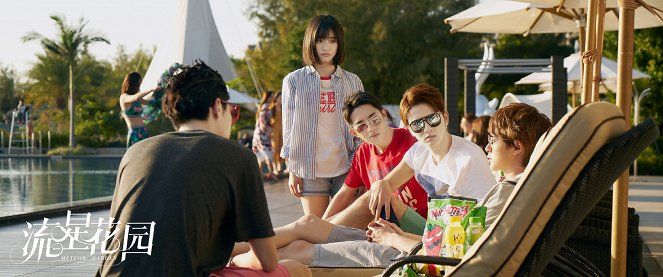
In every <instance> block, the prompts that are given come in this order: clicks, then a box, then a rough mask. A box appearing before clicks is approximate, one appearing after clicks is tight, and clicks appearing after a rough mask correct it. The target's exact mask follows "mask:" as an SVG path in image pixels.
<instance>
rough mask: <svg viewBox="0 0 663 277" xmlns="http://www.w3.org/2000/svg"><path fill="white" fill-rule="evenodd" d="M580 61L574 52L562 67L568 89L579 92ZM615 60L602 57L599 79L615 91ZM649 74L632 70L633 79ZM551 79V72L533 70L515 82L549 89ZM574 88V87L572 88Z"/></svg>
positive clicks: (578, 55) (578, 54) (577, 54)
mask: <svg viewBox="0 0 663 277" xmlns="http://www.w3.org/2000/svg"><path fill="white" fill-rule="evenodd" d="M581 64H582V61H581V59H580V53H574V54H571V55H570V56H568V57H566V58H564V67H565V68H566V72H567V80H568V81H569V86H568V88H569V91H573V92H577V93H579V92H580V90H578V89H577V87H578V86H579V85H580V67H581ZM617 73H618V71H617V62H615V61H613V60H611V59H608V58H605V57H603V58H602V60H601V79H603V80H604V85H605V86H606V87H607V88H608V89H610V90H612V91H617V88H616V86H617ZM650 77H651V76H649V75H647V74H646V73H643V72H641V71H638V70H635V69H634V70H633V79H643V78H650ZM551 81H552V73H551V72H535V73H532V74H530V75H527V76H525V77H523V78H522V79H520V80H518V81H517V82H516V84H519V85H520V84H543V85H542V86H541V88H542V89H543V90H546V89H547V90H549V89H550V82H551ZM574 88H575V89H574Z"/></svg>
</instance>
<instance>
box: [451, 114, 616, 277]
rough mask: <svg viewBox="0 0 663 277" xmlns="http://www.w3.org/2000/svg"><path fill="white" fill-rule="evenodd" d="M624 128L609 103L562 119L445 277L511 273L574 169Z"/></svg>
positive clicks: (567, 185)
mask: <svg viewBox="0 0 663 277" xmlns="http://www.w3.org/2000/svg"><path fill="white" fill-rule="evenodd" d="M624 130H625V121H624V117H623V115H622V113H621V111H620V110H619V108H618V107H617V106H615V105H613V104H610V103H605V102H597V103H590V104H586V105H583V106H581V107H579V108H577V109H575V110H573V111H572V112H571V113H569V114H567V115H566V116H564V117H563V118H562V120H560V121H559V122H558V123H557V124H556V125H555V126H554V127H553V128H552V129H551V130H550V131H548V132H547V133H546V134H545V135H544V136H543V137H542V138H541V139H540V140H539V142H538V143H537V146H536V147H535V149H534V152H533V153H532V156H531V158H530V162H529V163H528V165H527V168H526V169H525V171H524V172H523V174H522V177H521V179H520V181H519V182H518V184H517V185H516V188H515V189H514V191H513V192H512V194H511V196H510V197H509V199H508V200H507V203H506V204H505V208H504V209H503V210H502V213H501V214H500V215H499V216H498V217H497V219H496V220H495V222H494V223H493V224H492V225H491V226H490V227H489V228H488V230H486V233H487V235H484V236H482V238H481V239H480V240H479V241H478V242H477V243H476V244H475V245H474V246H473V247H472V248H471V249H470V250H469V251H468V253H467V254H466V255H465V257H464V258H463V261H462V262H461V263H460V264H459V265H458V266H457V267H456V268H455V270H452V271H450V272H449V273H450V274H458V275H462V276H464V275H468V276H492V275H505V276H512V275H514V274H516V272H517V271H518V269H519V268H520V265H521V264H523V262H524V260H525V258H526V257H527V255H528V253H529V252H530V249H531V248H532V246H533V245H534V244H535V242H536V241H537V239H538V238H539V235H540V234H541V232H542V231H543V229H544V227H545V226H546V224H547V223H548V220H549V219H550V217H551V216H552V214H553V213H554V211H555V209H556V208H557V206H558V205H559V203H560V202H561V200H562V199H563V198H564V196H565V194H566V192H567V191H568V190H569V188H570V187H571V185H572V184H573V182H574V181H575V179H576V178H577V177H578V174H579V173H580V171H581V170H582V169H583V168H584V167H585V165H586V164H587V162H588V161H589V160H590V159H591V157H592V156H594V154H595V153H596V152H597V151H598V149H599V148H601V147H602V146H603V145H605V144H606V143H607V142H608V141H610V140H611V139H612V138H614V137H616V136H618V135H620V134H622V133H623V132H624ZM601 196H602V195H601ZM449 273H448V274H449Z"/></svg>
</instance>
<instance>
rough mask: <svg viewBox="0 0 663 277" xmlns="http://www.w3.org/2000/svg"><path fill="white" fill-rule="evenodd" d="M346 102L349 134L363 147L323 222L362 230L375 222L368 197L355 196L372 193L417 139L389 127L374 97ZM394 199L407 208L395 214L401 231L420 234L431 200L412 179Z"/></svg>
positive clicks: (354, 97)
mask: <svg viewBox="0 0 663 277" xmlns="http://www.w3.org/2000/svg"><path fill="white" fill-rule="evenodd" d="M345 102H346V104H345V105H344V106H343V116H344V117H345V120H346V122H347V123H348V125H349V126H350V133H351V134H352V135H354V136H356V137H359V138H361V139H362V140H363V141H364V143H363V144H361V145H360V146H359V148H358V149H357V152H356V153H355V156H354V158H353V160H352V167H351V168H350V172H348V177H347V178H346V179H345V182H344V185H343V187H341V189H340V190H339V192H338V193H337V194H336V195H335V196H334V198H333V199H332V201H331V203H330V204H329V207H328V208H327V211H326V212H325V215H324V216H323V219H327V220H329V221H330V222H331V223H334V224H338V225H344V226H351V227H355V228H361V229H363V228H366V225H367V224H368V222H370V220H371V218H372V216H371V214H370V213H369V210H368V200H369V198H368V195H363V196H362V197H359V199H357V197H356V196H358V195H362V194H363V193H364V191H367V190H370V188H371V187H370V186H371V183H373V182H375V181H377V180H381V179H382V178H384V176H386V175H387V174H389V172H391V170H393V169H394V167H396V165H398V163H400V162H401V160H402V159H403V155H405V153H406V152H407V151H408V149H410V147H411V146H412V145H413V144H415V143H416V142H417V139H416V138H414V137H413V136H412V135H411V134H410V133H409V132H408V131H407V129H402V128H396V129H394V128H391V127H389V125H388V122H387V120H386V111H385V110H384V109H383V108H382V106H381V105H380V103H379V100H378V99H377V97H375V96H374V95H372V94H370V93H367V92H358V93H355V94H353V95H351V96H349V97H348V99H346V101H345ZM392 196H393V198H394V199H398V200H399V201H400V202H402V203H404V204H405V205H401V206H399V207H398V208H397V211H396V214H397V217H398V218H399V219H401V220H400V223H402V226H401V227H402V228H403V229H405V230H407V231H410V232H419V231H421V230H422V228H420V226H421V225H422V224H424V223H425V220H424V218H426V215H427V213H428V201H427V198H428V196H427V194H426V191H424V190H423V189H422V188H421V186H420V185H419V183H417V180H416V179H415V178H414V177H412V178H410V179H409V180H407V181H406V182H405V183H403V184H402V185H401V186H399V187H398V188H397V189H396V191H395V192H394V193H393V194H392ZM355 199H357V201H355ZM406 207H409V208H410V209H406ZM417 214H418V215H417Z"/></svg>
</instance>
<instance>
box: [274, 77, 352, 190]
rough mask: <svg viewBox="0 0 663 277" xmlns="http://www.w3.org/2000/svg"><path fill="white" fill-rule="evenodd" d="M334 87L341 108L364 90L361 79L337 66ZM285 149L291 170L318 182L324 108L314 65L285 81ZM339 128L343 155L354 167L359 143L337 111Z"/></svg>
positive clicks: (283, 151)
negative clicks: (317, 158)
mask: <svg viewBox="0 0 663 277" xmlns="http://www.w3.org/2000/svg"><path fill="white" fill-rule="evenodd" d="M331 77H332V78H331V83H332V87H333V88H334V92H336V99H338V102H339V103H338V105H337V106H338V107H342V105H343V104H345V98H346V97H347V96H349V95H351V94H353V93H355V92H357V91H363V90H364V86H363V84H362V83H361V80H360V79H359V77H357V75H355V74H353V73H351V72H348V71H345V70H343V69H341V67H340V66H336V71H335V72H334V74H332V76H331ZM281 92H282V95H283V148H282V150H281V157H282V158H284V159H287V160H288V170H289V171H290V172H291V173H293V174H295V175H297V176H299V177H301V178H304V179H314V178H315V177H316V175H315V140H316V136H317V126H318V113H319V108H320V75H319V74H318V72H317V71H315V68H314V67H313V66H311V65H308V66H305V67H303V68H300V69H298V70H295V71H293V72H290V74H288V75H287V76H285V78H283V88H282V90H281ZM336 115H337V117H338V124H339V127H340V128H339V129H340V130H341V133H340V134H339V139H343V153H344V154H345V156H346V158H347V160H346V163H347V166H348V168H350V165H351V164H352V155H353V154H354V151H355V150H356V149H357V147H358V146H359V142H358V141H355V140H354V137H353V136H352V135H351V134H350V132H349V131H348V125H347V124H346V123H345V119H343V114H342V113H341V109H336Z"/></svg>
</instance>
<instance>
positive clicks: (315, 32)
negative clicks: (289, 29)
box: [302, 15, 345, 65]
mask: <svg viewBox="0 0 663 277" xmlns="http://www.w3.org/2000/svg"><path fill="white" fill-rule="evenodd" d="M329 32H333V34H334V35H335V36H336V43H337V45H338V49H337V50H336V56H334V59H333V60H332V63H334V65H339V64H342V63H343V60H345V35H344V33H343V26H342V25H341V22H339V21H338V19H336V18H334V17H333V16H331V15H318V16H316V17H314V18H313V19H311V22H309V23H308V27H306V32H305V33H304V41H303V43H302V59H303V61H304V64H305V65H314V64H318V63H320V59H319V58H318V52H317V50H316V49H315V42H316V41H317V40H318V39H323V38H327V37H329Z"/></svg>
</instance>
